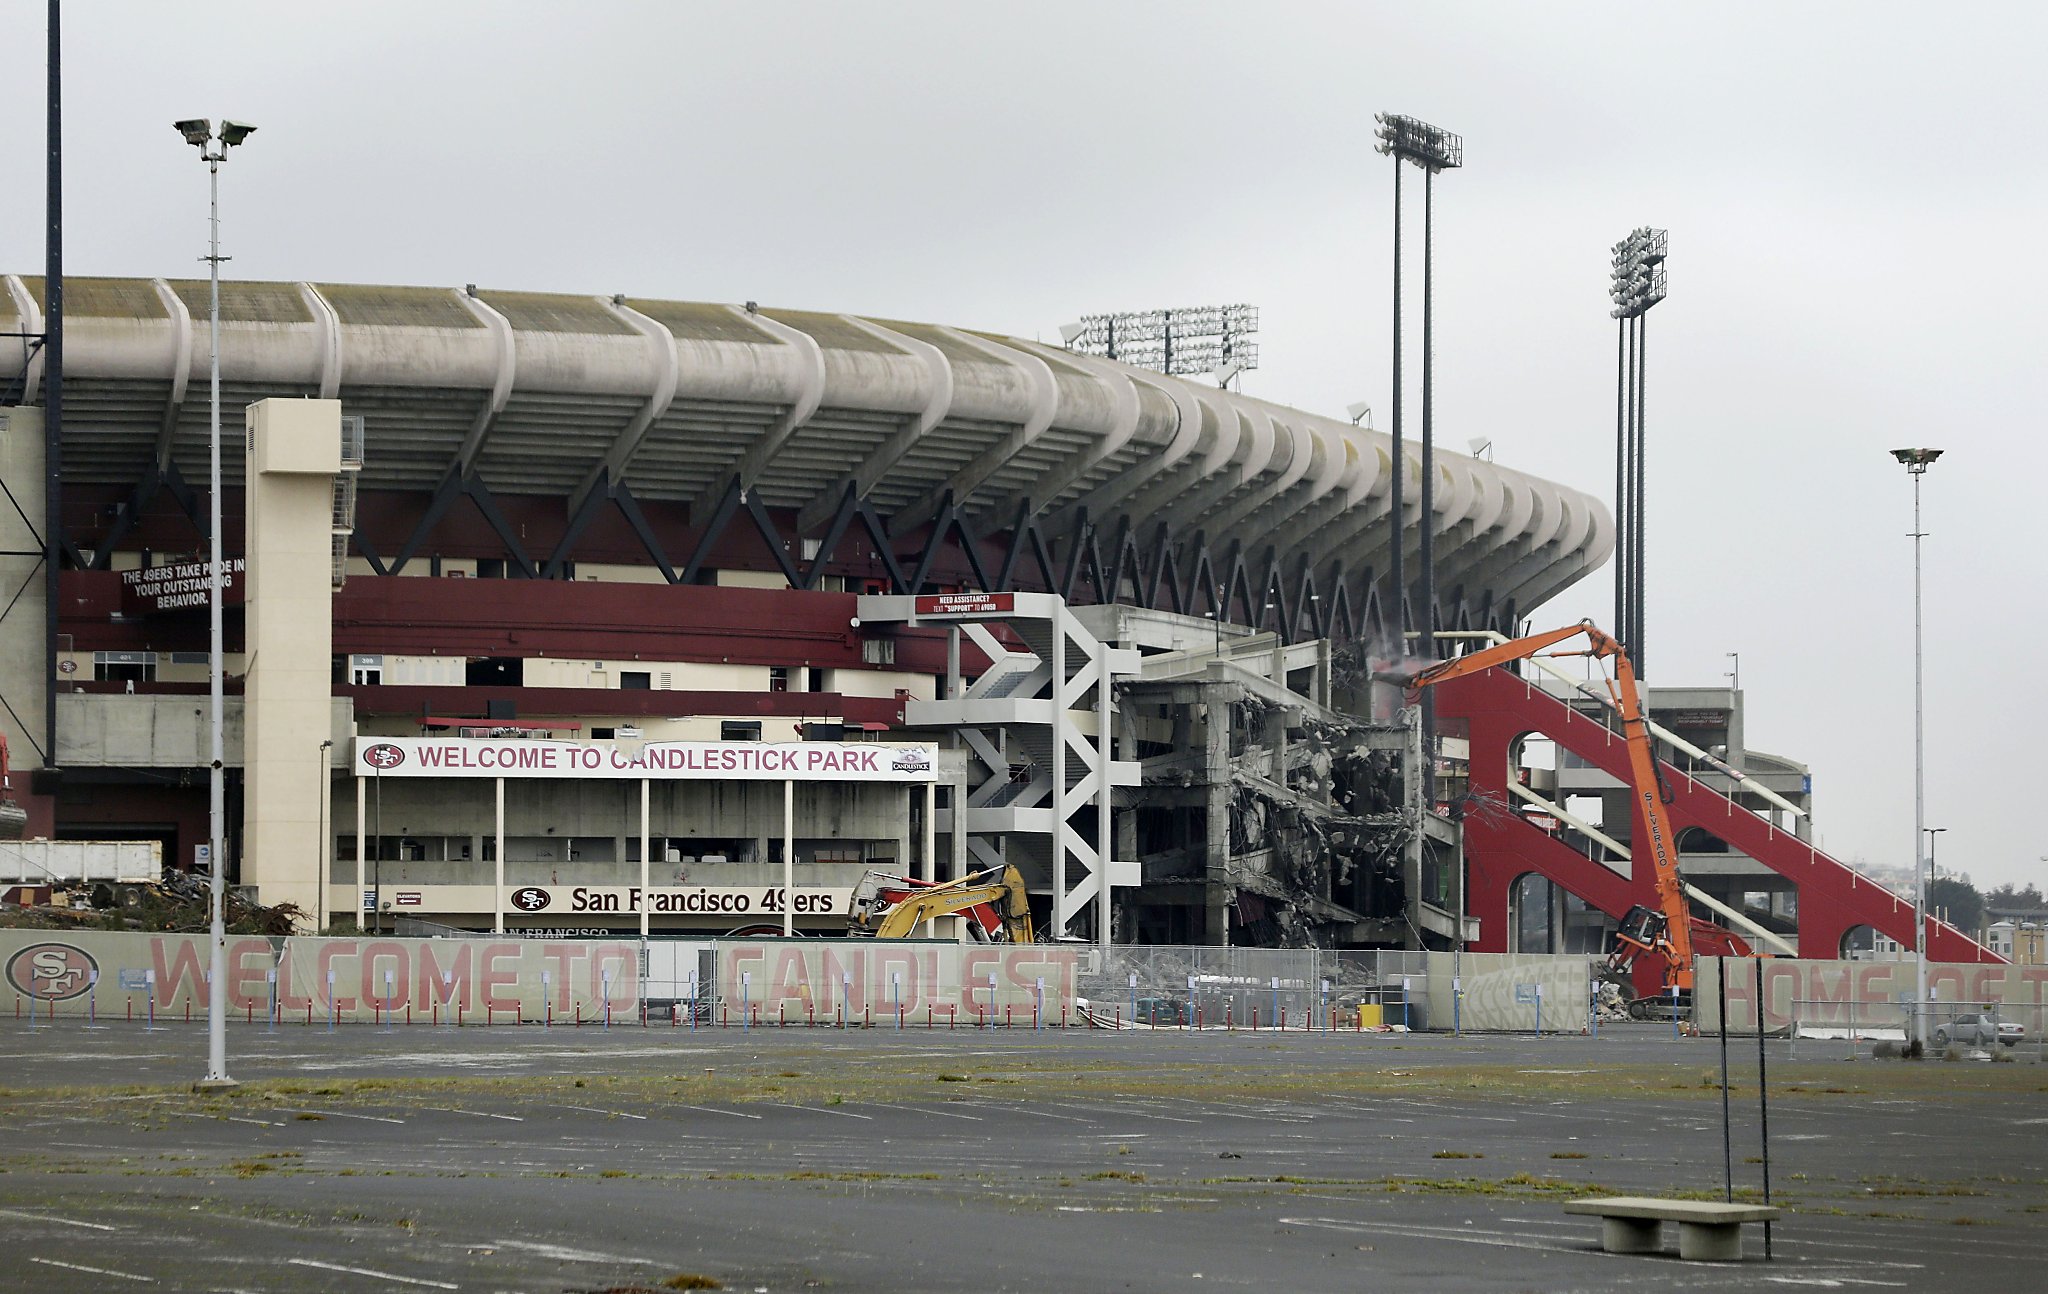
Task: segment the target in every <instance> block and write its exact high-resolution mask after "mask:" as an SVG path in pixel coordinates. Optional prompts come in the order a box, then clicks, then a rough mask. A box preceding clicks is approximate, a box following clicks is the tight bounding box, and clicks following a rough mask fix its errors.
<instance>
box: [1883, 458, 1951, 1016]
mask: <svg viewBox="0 0 2048 1294" xmlns="http://www.w3.org/2000/svg"><path fill="white" fill-rule="evenodd" d="M1892 457H1893V458H1896V459H1897V460H1899V462H1900V463H1901V464H1902V465H1903V466H1904V467H1905V469H1906V473H1907V475H1909V476H1911V477H1912V478H1913V531H1912V535H1911V538H1912V540H1913V962H1914V967H1915V974H1914V987H1913V1041H1914V1042H1916V1043H1919V1044H1920V1045H1921V1046H1922V1047H1925V1046H1926V1035H1927V727H1926V705H1925V700H1924V675H1925V672H1926V671H1925V662H1926V653H1925V651H1924V649H1923V647H1922V638H1921V633H1922V622H1921V616H1920V541H1921V540H1922V539H1925V538H1926V537H1927V532H1926V531H1924V530H1922V529H1920V478H1921V477H1923V476H1925V475H1927V469H1928V468H1930V467H1932V466H1933V465H1934V460H1935V459H1937V458H1940V457H1941V451H1940V450H1938V449H1895V450H1893V451H1892Z"/></svg>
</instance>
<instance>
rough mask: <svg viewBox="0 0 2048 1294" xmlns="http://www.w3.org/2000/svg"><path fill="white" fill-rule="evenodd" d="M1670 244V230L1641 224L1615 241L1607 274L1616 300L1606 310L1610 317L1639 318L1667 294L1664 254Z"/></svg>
mask: <svg viewBox="0 0 2048 1294" xmlns="http://www.w3.org/2000/svg"><path fill="white" fill-rule="evenodd" d="M1670 244H1671V235H1670V234H1669V233H1668V232H1666V231H1665V230H1662V229H1652V228H1650V227H1649V226H1648V225H1642V226H1639V227H1638V228H1636V229H1633V230H1630V231H1629V235H1628V237H1626V238H1624V239H1622V240H1621V241H1620V242H1618V243H1616V244H1615V245H1614V249H1613V250H1614V261H1613V270H1612V271H1611V272H1610V273H1609V274H1608V279H1609V282H1608V285H1607V296H1608V298H1609V299H1610V300H1612V301H1613V302H1614V309H1612V310H1610V311H1608V312H1607V313H1608V317H1609V318H1612V319H1640V318H1642V317H1643V315H1644V314H1646V313H1647V312H1648V311H1649V309H1650V307H1651V306H1653V305H1656V304H1657V303H1658V302H1659V301H1662V300H1663V299H1664V298H1665V296H1666V295H1668V292H1669V289H1668V287H1667V285H1666V281H1665V277H1664V257H1665V255H1666V253H1667V252H1668V251H1669V249H1670Z"/></svg>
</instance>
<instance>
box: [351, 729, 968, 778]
mask: <svg viewBox="0 0 2048 1294" xmlns="http://www.w3.org/2000/svg"><path fill="white" fill-rule="evenodd" d="M478 722H479V723H481V722H483V721H482V720H479V721H478ZM937 763H938V756H937V748H936V747H935V746H932V745H929V744H913V745H903V746H883V745H878V744H872V743H865V742H863V743H858V744H851V745H847V744H841V743H838V742H825V741H797V742H759V741H651V742H648V743H646V745H645V746H643V747H642V748H641V749H640V750H639V752H638V753H635V752H633V751H632V750H631V749H629V748H627V747H624V746H619V745H614V744H611V743H608V742H607V743H587V744H586V743H583V742H574V741H527V740H523V739H517V738H514V739H510V740H508V739H504V738H487V739H486V738H468V737H358V738H357V739H356V746H355V773H356V776H357V777H371V778H375V777H521V778H542V779H554V780H556V781H564V782H577V781H625V780H632V779H637V778H642V777H649V778H656V779H660V780H664V781H686V782H687V781H700V782H722V781H735V780H737V781H756V782H785V781H788V782H931V781H935V780H937V776H938V775H937V771H936V770H937Z"/></svg>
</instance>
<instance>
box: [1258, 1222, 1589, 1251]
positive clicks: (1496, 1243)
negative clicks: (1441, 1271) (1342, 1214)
mask: <svg viewBox="0 0 2048 1294" xmlns="http://www.w3.org/2000/svg"><path fill="white" fill-rule="evenodd" d="M1280 1225H1282V1226H1287V1227H1321V1228H1323V1229H1325V1230H1329V1231H1351V1232H1359V1233H1365V1234H1372V1235H1392V1236H1405V1237H1407V1238H1409V1239H1411V1240H1458V1241H1462V1242H1464V1243H1465V1244H1468V1245H1489V1246H1492V1247H1494V1248H1499V1249H1539V1250H1543V1251H1545V1252H1550V1253H1560V1252H1561V1253H1584V1252H1586V1251H1585V1248H1584V1246H1582V1245H1579V1244H1577V1243H1575V1242H1571V1241H1566V1240H1564V1239H1557V1240H1551V1239H1548V1238H1546V1237H1542V1236H1520V1235H1517V1234H1515V1233H1511V1232H1497V1231H1480V1230H1477V1229H1472V1230H1466V1229H1463V1228H1458V1227H1425V1226H1415V1225H1412V1224H1407V1223H1400V1222H1352V1221H1347V1220H1345V1219H1343V1218H1282V1219H1280Z"/></svg>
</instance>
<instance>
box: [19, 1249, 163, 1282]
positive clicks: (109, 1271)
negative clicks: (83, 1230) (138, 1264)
mask: <svg viewBox="0 0 2048 1294" xmlns="http://www.w3.org/2000/svg"><path fill="white" fill-rule="evenodd" d="M29 1261H30V1262H32V1263H41V1264H43V1265H44V1266H45V1267H63V1268H66V1269H68V1270H70V1271H74V1272H91V1273H92V1274H93V1275H95V1276H118V1277H120V1278H121V1279H122V1280H124V1281H141V1282H142V1283H143V1284H145V1285H154V1284H156V1277H154V1276H137V1275H136V1274H135V1273H134V1272H117V1271H115V1270H114V1269H113V1268H111V1267H88V1266H86V1265H85V1264H84V1263H62V1262H58V1261H57V1260H56V1259H55V1258H37V1257H36V1256H35V1255H33V1254H31V1255H29Z"/></svg>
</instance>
